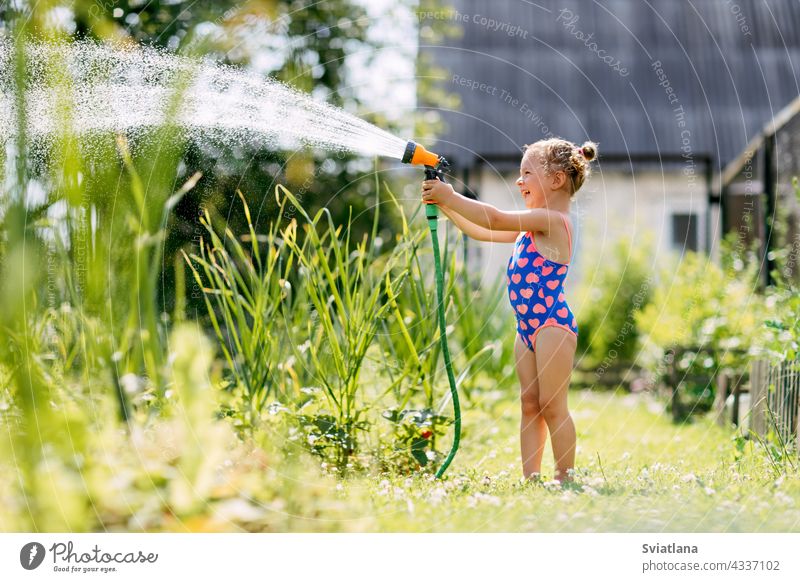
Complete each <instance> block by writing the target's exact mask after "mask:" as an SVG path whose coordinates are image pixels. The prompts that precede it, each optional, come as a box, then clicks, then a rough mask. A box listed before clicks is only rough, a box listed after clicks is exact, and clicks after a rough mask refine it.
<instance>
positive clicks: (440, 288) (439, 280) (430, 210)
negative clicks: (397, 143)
mask: <svg viewBox="0 0 800 582" xmlns="http://www.w3.org/2000/svg"><path fill="white" fill-rule="evenodd" d="M425 215H426V216H427V217H428V227H429V228H430V229H431V242H432V243H433V262H434V266H435V269H436V297H437V299H438V303H439V305H438V309H437V310H438V318H439V339H440V341H441V343H442V353H443V354H444V367H445V368H446V369H447V379H448V380H449V382H450V394H452V395H453V414H454V415H455V420H456V434H455V437H454V438H453V446H452V448H451V449H450V454H449V455H447V458H446V459H445V461H444V464H443V465H442V466H441V467H439V470H438V471H436V478H437V479H441V477H442V475H444V472H445V471H446V470H447V467H448V466H449V465H450V462H451V461H452V460H453V457H455V456H456V451H458V443H459V442H460V441H461V405H460V404H459V402H458V391H457V390H456V378H455V376H454V375H453V365H452V363H451V362H450V350H449V349H448V347H447V335H446V333H447V332H446V326H445V321H444V276H443V275H442V262H441V258H440V257H439V236H438V234H437V227H438V221H439V209H438V207H437V206H436V204H426V205H425Z"/></svg>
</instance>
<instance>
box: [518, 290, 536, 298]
mask: <svg viewBox="0 0 800 582" xmlns="http://www.w3.org/2000/svg"><path fill="white" fill-rule="evenodd" d="M519 294H520V295H522V296H523V297H524V298H525V299H530V298H531V297H532V296H533V289H520V291H519Z"/></svg>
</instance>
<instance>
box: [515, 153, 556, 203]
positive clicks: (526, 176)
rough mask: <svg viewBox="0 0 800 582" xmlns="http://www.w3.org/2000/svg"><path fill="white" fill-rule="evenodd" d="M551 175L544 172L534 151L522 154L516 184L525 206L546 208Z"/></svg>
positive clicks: (540, 161) (542, 164)
mask: <svg viewBox="0 0 800 582" xmlns="http://www.w3.org/2000/svg"><path fill="white" fill-rule="evenodd" d="M551 181H552V177H549V176H547V175H546V174H545V170H544V163H543V162H542V160H541V158H540V157H539V156H537V155H536V154H535V153H534V152H529V153H526V154H525V155H523V156H522V162H521V163H520V166H519V179H518V180H517V186H518V187H519V191H520V193H521V194H522V200H523V202H524V203H525V207H526V208H546V207H547V196H546V193H548V192H549V191H550V188H549V184H550V182H551Z"/></svg>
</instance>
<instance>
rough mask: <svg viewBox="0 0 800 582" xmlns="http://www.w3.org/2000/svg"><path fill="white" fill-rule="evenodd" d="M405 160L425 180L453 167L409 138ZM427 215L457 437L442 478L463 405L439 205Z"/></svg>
mask: <svg viewBox="0 0 800 582" xmlns="http://www.w3.org/2000/svg"><path fill="white" fill-rule="evenodd" d="M402 162H403V163H404V164H413V165H417V166H425V179H426V180H440V181H442V182H444V181H445V179H444V172H445V170H447V169H448V168H450V164H449V163H448V162H447V160H446V159H445V158H444V157H443V156H439V155H437V154H434V153H433V152H429V151H428V150H426V149H425V148H424V147H422V146H421V145H419V144H417V143H414V142H413V141H409V142H408V143H407V144H406V149H405V152H404V153H403V157H402ZM425 215H426V216H427V218H428V227H429V228H430V231H431V242H432V243H433V262H434V266H435V269H436V298H437V300H438V308H437V311H438V319H439V340H440V342H441V345H442V354H443V356H444V367H445V369H446V370H447V379H448V381H449V382H450V394H451V395H452V396H453V414H454V417H455V435H454V437H453V446H452V447H451V448H450V454H449V455H447V459H445V461H444V463H443V464H442V466H441V467H439V470H438V471H436V478H437V479H439V478H441V477H442V475H444V472H445V471H446V470H447V467H448V466H449V465H450V462H451V461H452V460H453V457H455V456H456V451H458V444H459V442H460V441H461V405H460V404H459V401H458V391H457V390H456V379H455V376H454V375H453V365H452V363H451V362H450V350H449V348H448V347H447V334H446V325H445V320H444V277H443V275H442V263H441V258H440V257H439V237H438V234H437V231H438V221H439V208H438V206H436V203H435V202H428V201H425Z"/></svg>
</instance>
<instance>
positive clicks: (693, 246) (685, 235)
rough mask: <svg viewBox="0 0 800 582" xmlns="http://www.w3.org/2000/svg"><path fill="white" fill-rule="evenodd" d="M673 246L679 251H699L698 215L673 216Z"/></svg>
mask: <svg viewBox="0 0 800 582" xmlns="http://www.w3.org/2000/svg"><path fill="white" fill-rule="evenodd" d="M672 246H673V248H675V249H676V250H678V251H681V252H682V251H685V250H689V251H697V250H698V240H697V215H696V214H693V213H690V214H673V215H672Z"/></svg>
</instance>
